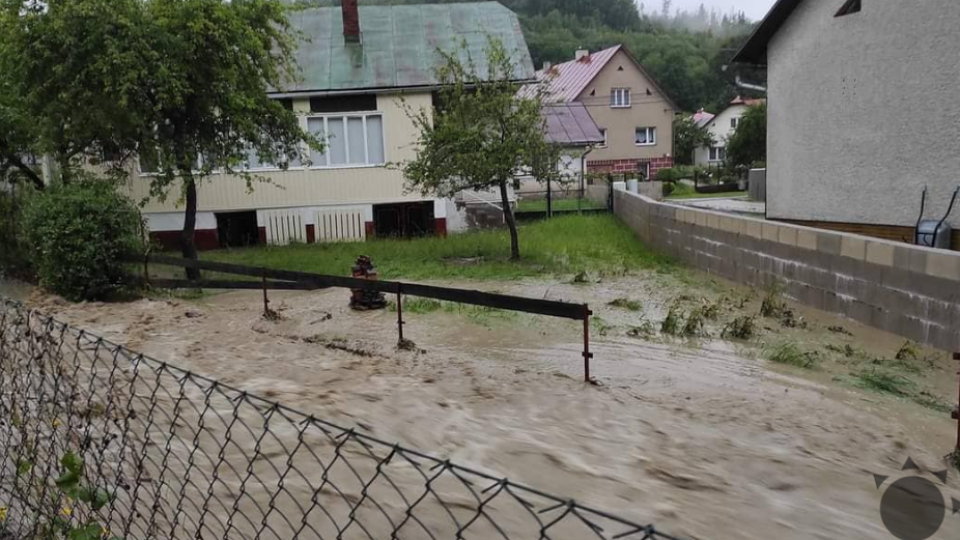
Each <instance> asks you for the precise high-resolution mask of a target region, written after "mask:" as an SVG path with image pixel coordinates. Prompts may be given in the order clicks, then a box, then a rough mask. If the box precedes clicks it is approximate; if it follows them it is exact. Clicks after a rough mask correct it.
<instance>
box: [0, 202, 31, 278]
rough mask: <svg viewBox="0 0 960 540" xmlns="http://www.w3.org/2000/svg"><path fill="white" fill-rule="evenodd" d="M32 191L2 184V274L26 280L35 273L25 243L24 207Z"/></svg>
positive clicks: (0, 224)
mask: <svg viewBox="0 0 960 540" xmlns="http://www.w3.org/2000/svg"><path fill="white" fill-rule="evenodd" d="M25 190H26V191H25ZM32 191H33V190H32V189H31V188H29V187H25V186H24V185H17V186H11V185H9V184H6V185H4V184H0V253H2V254H3V256H2V257H0V273H4V274H8V275H13V276H17V277H21V278H25V279H29V278H30V277H31V276H32V275H33V272H32V269H31V266H30V258H29V254H28V251H27V245H26V243H25V242H24V241H23V205H24V204H25V203H26V201H27V200H28V199H27V198H28V197H29V196H30V195H31V194H32Z"/></svg>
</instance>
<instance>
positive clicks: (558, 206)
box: [516, 199, 607, 212]
mask: <svg viewBox="0 0 960 540" xmlns="http://www.w3.org/2000/svg"><path fill="white" fill-rule="evenodd" d="M580 205H581V206H580V207H579V208H578V207H577V199H559V200H554V201H553V211H554V212H568V211H573V210H578V209H583V210H591V209H599V208H606V207H607V206H606V205H605V204H602V203H598V202H596V201H592V200H590V199H583V200H582V201H581V202H580ZM516 211H517V212H546V211H547V201H546V200H545V199H543V200H539V201H536V200H523V199H520V200H519V201H517V210H516Z"/></svg>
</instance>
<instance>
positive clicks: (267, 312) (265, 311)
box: [260, 274, 270, 317]
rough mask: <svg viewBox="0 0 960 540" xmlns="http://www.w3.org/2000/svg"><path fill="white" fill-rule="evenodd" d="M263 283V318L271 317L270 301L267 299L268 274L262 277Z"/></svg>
mask: <svg viewBox="0 0 960 540" xmlns="http://www.w3.org/2000/svg"><path fill="white" fill-rule="evenodd" d="M260 279H261V282H262V283H263V316H264V317H269V316H270V300H269V299H268V298H267V276H266V274H264V275H262V276H260Z"/></svg>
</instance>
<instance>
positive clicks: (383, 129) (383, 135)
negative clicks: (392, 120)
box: [304, 111, 387, 170]
mask: <svg viewBox="0 0 960 540" xmlns="http://www.w3.org/2000/svg"><path fill="white" fill-rule="evenodd" d="M368 116H379V117H380V142H381V144H382V146H381V148H383V163H366V162H367V161H369V160H370V150H369V148H368V146H369V144H368V143H369V141H368V140H367V117H368ZM350 117H353V118H357V117H361V118H363V141H364V147H363V161H364V163H344V164H341V165H330V153H329V151H325V152H324V153H323V157H324V158H325V159H326V161H327V162H326V164H324V165H318V164H316V163H311V164H310V167H309V168H310V170H315V169H368V168H373V167H383V166H384V165H386V164H387V120H386V118H385V115H384V114H383V111H357V112H336V113H310V114H308V115H306V116H305V117H304V118H306V120H305V122H306V124H307V129H309V125H310V120H311V119H318V118H322V119H323V133H324V136H326V134H327V133H330V130H329V128H328V126H329V123H330V119H331V118H340V119H341V120H342V121H343V138H344V145H345V150H344V152H345V157H346V159H347V161H350V131H349V129H350V128H349V122H348V121H347V119H348V118H350ZM328 150H329V149H328ZM311 159H312V158H311Z"/></svg>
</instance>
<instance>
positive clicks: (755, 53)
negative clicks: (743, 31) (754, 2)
mask: <svg viewBox="0 0 960 540" xmlns="http://www.w3.org/2000/svg"><path fill="white" fill-rule="evenodd" d="M802 1H803V0H778V1H777V3H776V4H774V5H773V7H772V8H770V11H769V12H768V13H767V16H766V17H764V18H763V20H762V21H760V25H759V26H757V29H756V30H754V31H753V34H751V36H750V39H748V40H747V42H746V43H745V44H744V45H743V47H741V48H740V50H739V51H737V54H736V55H734V57H733V60H732V62H733V63H736V64H750V65H755V66H765V65H767V45H769V44H770V40H771V39H773V36H774V35H775V34H776V33H777V31H778V30H780V27H781V26H783V24H784V23H785V22H787V19H788V18H789V17H790V15H791V14H793V11H794V10H795V9H796V8H797V6H798V5H800V2H802Z"/></svg>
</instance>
